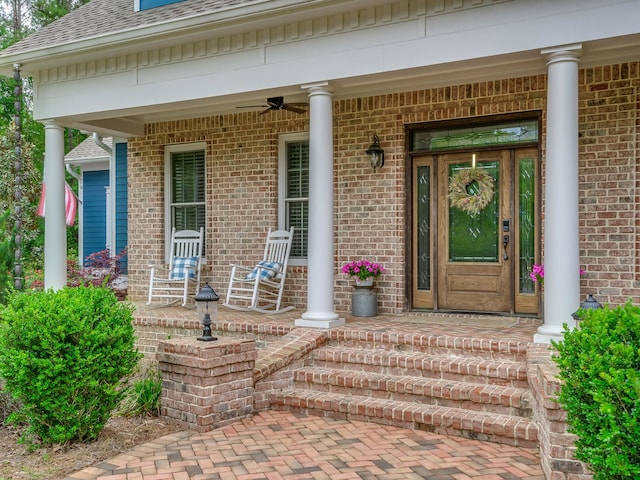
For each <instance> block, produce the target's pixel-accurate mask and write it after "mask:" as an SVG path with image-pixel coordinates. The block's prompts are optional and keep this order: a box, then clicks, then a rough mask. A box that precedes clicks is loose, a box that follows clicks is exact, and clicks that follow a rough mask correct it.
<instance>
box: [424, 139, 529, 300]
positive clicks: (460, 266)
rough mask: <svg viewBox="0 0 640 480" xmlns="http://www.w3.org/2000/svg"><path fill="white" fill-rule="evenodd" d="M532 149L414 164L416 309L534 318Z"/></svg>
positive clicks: (457, 155) (453, 155)
mask: <svg viewBox="0 0 640 480" xmlns="http://www.w3.org/2000/svg"><path fill="white" fill-rule="evenodd" d="M536 165H537V150H536V149H535V148H521V149H514V148H512V149H501V150H484V151H479V152H477V153H468V152H464V153H446V154H437V155H423V156H419V157H415V158H414V160H413V186H412V191H413V206H412V218H413V222H412V223H413V228H412V230H413V236H412V270H413V275H412V283H413V285H412V287H413V290H412V294H413V295H412V301H413V307H414V308H433V309H438V310H456V311H471V312H493V313H537V312H538V297H537V294H536V290H535V285H533V284H532V283H531V282H530V279H529V277H528V271H530V269H531V265H532V262H533V259H534V258H536V251H535V245H536V242H535V239H536V235H537V223H538V222H536V213H537V210H536V207H535V205H536V183H535V179H536Z"/></svg>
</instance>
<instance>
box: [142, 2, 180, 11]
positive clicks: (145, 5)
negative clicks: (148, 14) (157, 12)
mask: <svg viewBox="0 0 640 480" xmlns="http://www.w3.org/2000/svg"><path fill="white" fill-rule="evenodd" d="M182 1H183V0H140V10H149V9H150V8H155V7H161V6H162V5H169V4H170V3H178V2H182Z"/></svg>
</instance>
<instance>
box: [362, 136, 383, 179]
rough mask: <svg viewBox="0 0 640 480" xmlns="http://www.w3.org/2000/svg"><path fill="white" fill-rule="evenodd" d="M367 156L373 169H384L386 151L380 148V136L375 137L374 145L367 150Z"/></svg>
mask: <svg viewBox="0 0 640 480" xmlns="http://www.w3.org/2000/svg"><path fill="white" fill-rule="evenodd" d="M366 153H367V155H369V160H370V161H371V168H373V170H374V171H375V170H376V168H382V167H383V166H384V150H383V149H382V147H380V141H379V140H378V135H374V136H373V143H372V144H371V146H370V147H369V148H368V149H367V152H366Z"/></svg>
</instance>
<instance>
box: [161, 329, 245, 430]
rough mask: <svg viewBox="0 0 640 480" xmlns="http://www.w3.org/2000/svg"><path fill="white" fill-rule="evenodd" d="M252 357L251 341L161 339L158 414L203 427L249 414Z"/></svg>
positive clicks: (181, 422) (208, 428) (199, 427)
mask: <svg viewBox="0 0 640 480" xmlns="http://www.w3.org/2000/svg"><path fill="white" fill-rule="evenodd" d="M256 356H257V350H256V343H255V340H244V339H232V338H228V339H226V338H222V339H220V340H218V341H213V342H201V341H198V340H196V339H195V338H183V339H175V340H165V341H161V342H160V343H159V345H158V353H157V359H158V363H159V368H160V372H161V373H162V397H161V399H160V414H161V416H163V417H166V418H167V419H169V420H172V421H175V422H177V423H179V424H181V425H184V426H185V427H187V428H189V429H191V430H196V431H198V432H206V431H209V430H212V429H214V428H216V427H219V426H221V425H224V424H227V423H231V422H232V421H234V420H235V419H237V418H241V417H245V416H247V415H251V414H252V413H253V368H254V365H255V361H256Z"/></svg>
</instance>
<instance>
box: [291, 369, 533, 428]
mask: <svg viewBox="0 0 640 480" xmlns="http://www.w3.org/2000/svg"><path fill="white" fill-rule="evenodd" d="M293 381H294V386H295V387H296V388H300V389H306V390H313V391H317V392H329V393H338V394H350V395H360V396H363V397H372V398H381V399H387V400H396V401H399V402H413V403H422V404H432V405H440V406H445V407H455V408H464V409H467V410H473V411H484V412H492V413H500V414H505V415H514V416H520V417H529V418H530V417H531V415H532V410H531V408H532V407H531V394H530V392H529V390H527V389H525V388H515V387H504V386H500V385H487V384H485V385H479V384H477V383H465V382H456V381H453V380H443V379H434V378H425V377H414V376H402V375H390V374H384V373H371V372H355V371H350V370H344V369H329V368H318V367H304V368H301V369H299V370H296V371H295V372H294V373H293Z"/></svg>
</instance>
